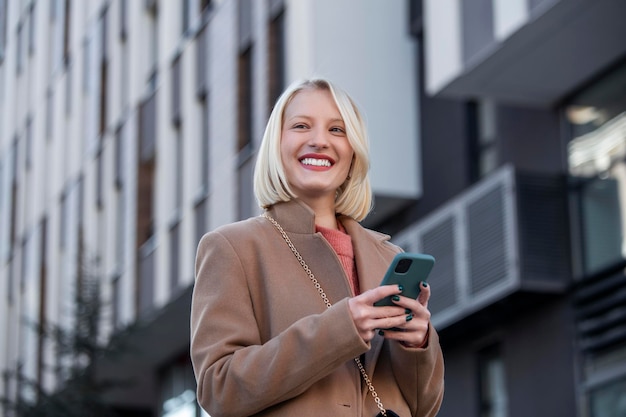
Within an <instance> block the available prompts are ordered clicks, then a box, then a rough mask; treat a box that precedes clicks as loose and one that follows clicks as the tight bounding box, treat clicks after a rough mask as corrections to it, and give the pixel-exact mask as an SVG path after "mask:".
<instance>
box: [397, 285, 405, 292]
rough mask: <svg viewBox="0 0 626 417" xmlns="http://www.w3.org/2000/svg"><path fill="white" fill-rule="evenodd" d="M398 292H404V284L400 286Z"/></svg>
mask: <svg viewBox="0 0 626 417" xmlns="http://www.w3.org/2000/svg"><path fill="white" fill-rule="evenodd" d="M398 290H400V292H402V291H404V287H403V286H402V284H398Z"/></svg>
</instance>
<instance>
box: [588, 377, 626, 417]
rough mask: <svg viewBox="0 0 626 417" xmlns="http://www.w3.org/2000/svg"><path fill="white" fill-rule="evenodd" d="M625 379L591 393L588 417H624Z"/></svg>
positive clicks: (625, 401)
mask: <svg viewBox="0 0 626 417" xmlns="http://www.w3.org/2000/svg"><path fill="white" fill-rule="evenodd" d="M625 392H626V377H624V378H622V379H621V380H618V381H615V382H613V383H610V384H606V385H603V386H601V387H598V388H596V389H595V390H593V391H592V392H591V396H590V404H589V405H590V408H591V410H590V417H604V416H626V398H625V397H624V393H625Z"/></svg>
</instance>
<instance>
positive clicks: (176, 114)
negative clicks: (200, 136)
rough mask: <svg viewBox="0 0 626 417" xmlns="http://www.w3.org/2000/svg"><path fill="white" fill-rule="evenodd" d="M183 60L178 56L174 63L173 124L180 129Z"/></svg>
mask: <svg viewBox="0 0 626 417" xmlns="http://www.w3.org/2000/svg"><path fill="white" fill-rule="evenodd" d="M181 67H182V59H181V55H177V56H176V58H174V61H173V62H172V110H171V111H172V124H173V125H174V126H175V127H180V124H181V122H182V120H181V119H182V110H181V100H182V99H181V96H182V93H181V88H182V86H181V76H182V68H181Z"/></svg>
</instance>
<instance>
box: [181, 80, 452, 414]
mask: <svg viewBox="0 0 626 417" xmlns="http://www.w3.org/2000/svg"><path fill="white" fill-rule="evenodd" d="M368 168H369V159H368V146H367V137H366V131H365V127H364V123H363V120H362V118H361V115H360V113H359V111H358V109H357V107H356V106H355V104H354V102H353V101H352V100H351V99H350V98H349V96H348V95H347V94H346V93H345V92H343V91H341V90H340V89H338V88H337V87H336V86H334V85H333V84H331V83H330V82H329V81H327V80H323V79H314V80H308V81H303V82H298V83H295V84H293V85H291V86H290V87H289V88H288V89H287V90H286V91H285V92H284V93H283V94H282V96H281V97H280V98H279V99H278V101H277V103H276V106H275V107H274V110H273V111H272V114H271V115H270V118H269V121H268V124H267V127H266V130H265V134H264V136H263V141H262V143H261V146H260V149H259V154H258V157H257V164H256V167H255V173H254V187H255V195H256V197H257V200H258V201H259V204H260V206H261V207H262V208H263V209H265V213H264V215H263V216H259V217H255V218H251V219H248V220H245V221H242V222H238V223H235V224H231V225H227V226H223V227H220V228H218V229H217V230H215V231H213V232H210V233H208V234H206V235H205V236H204V237H203V238H202V240H201V242H200V244H199V246H198V253H197V259H196V284H195V288H194V294H193V301H192V311H191V358H192V362H193V366H194V372H195V375H196V379H197V381H198V400H199V402H200V404H201V405H202V407H203V408H204V409H206V410H207V411H208V412H209V413H210V414H211V416H212V417H224V416H252V415H254V416H315V417H321V416H355V417H356V416H359V417H360V416H364V417H374V416H376V415H377V414H378V413H379V412H381V411H380V410H381V408H382V407H379V406H378V405H377V401H376V400H375V397H374V395H372V392H370V391H374V392H375V393H376V394H377V396H378V399H379V400H380V401H382V404H383V406H384V408H386V409H388V410H393V411H394V412H395V413H397V414H398V415H400V416H403V417H404V416H420V417H421V416H434V415H435V414H436V413H437V411H438V409H439V406H440V404H441V400H442V396H443V357H442V353H441V348H440V346H439V341H438V336H437V333H436V331H435V330H434V329H433V328H432V326H431V325H430V322H429V319H430V313H429V312H428V309H427V304H428V298H429V297H430V288H429V287H428V286H427V285H426V284H425V283H423V284H422V285H423V288H422V291H421V293H420V296H419V297H418V299H417V300H414V299H410V298H407V297H402V296H401V288H399V287H398V286H396V285H388V286H379V284H380V281H381V279H382V277H383V275H384V273H385V270H386V269H387V267H388V265H389V264H390V262H391V260H392V258H393V257H394V255H395V254H396V253H398V252H400V251H401V249H400V248H398V247H397V246H394V245H393V244H391V243H390V242H389V237H388V236H385V235H382V234H379V233H376V232H373V231H370V230H367V229H364V228H363V227H362V226H360V225H359V223H358V221H361V220H363V218H365V216H366V215H367V214H368V212H369V210H370V208H371V199H372V197H371V190H370V185H369V179H368ZM294 255H295V256H294ZM298 256H299V257H301V259H302V261H300V260H299V259H298V258H297V257H298ZM303 267H310V271H311V273H308V272H307V271H306V270H305V268H303ZM316 283H317V287H316V285H315V284H316ZM386 296H394V299H395V300H396V301H395V303H396V306H391V307H374V306H373V304H374V303H375V302H376V301H377V300H380V299H382V298H384V297H386ZM392 327H400V328H401V330H400V331H391V330H384V331H383V330H380V329H389V328H392ZM354 358H357V359H358V360H359V364H362V366H363V370H362V371H360V370H359V366H360V365H359V364H357V363H356V360H355V359H354ZM366 376H367V380H369V381H370V383H368V382H366ZM370 385H371V387H370ZM383 415H384V414H383ZM388 415H390V414H388Z"/></svg>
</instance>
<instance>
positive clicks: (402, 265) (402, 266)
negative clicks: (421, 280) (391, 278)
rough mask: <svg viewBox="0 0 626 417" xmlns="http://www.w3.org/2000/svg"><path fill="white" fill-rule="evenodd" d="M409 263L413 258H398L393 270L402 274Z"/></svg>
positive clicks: (407, 268) (408, 266) (406, 269)
mask: <svg viewBox="0 0 626 417" xmlns="http://www.w3.org/2000/svg"><path fill="white" fill-rule="evenodd" d="M411 263H413V260H411V259H400V261H399V262H398V264H397V265H396V269H395V271H396V272H397V273H398V274H404V273H406V271H408V270H409V268H410V267H411Z"/></svg>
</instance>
